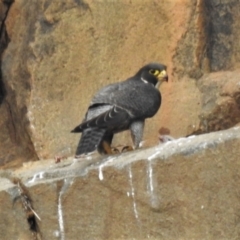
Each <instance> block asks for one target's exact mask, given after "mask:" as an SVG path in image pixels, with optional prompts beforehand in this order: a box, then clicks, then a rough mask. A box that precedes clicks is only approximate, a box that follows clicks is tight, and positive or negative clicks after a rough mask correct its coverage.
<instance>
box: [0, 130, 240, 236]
mask: <svg viewBox="0 0 240 240" xmlns="http://www.w3.org/2000/svg"><path fill="white" fill-rule="evenodd" d="M239 143H240V128H239V127H235V128H232V129H230V130H225V131H220V132H216V133H210V134H203V135H201V136H195V137H194V136H191V137H188V138H181V139H177V140H173V141H172V142H168V143H165V144H162V145H159V146H155V147H153V148H148V149H143V150H138V151H135V152H130V153H124V154H121V155H117V156H113V157H107V158H105V159H100V158H99V157H93V158H92V159H88V160H87V159H82V161H80V160H79V161H78V162H76V161H75V162H73V160H72V159H71V158H70V159H68V160H65V161H63V162H61V163H58V164H55V163H54V161H53V160H46V161H39V162H35V163H34V162H32V163H31V162H30V163H27V164H25V165H24V166H23V167H22V168H20V169H17V170H15V171H12V172H9V171H2V172H1V173H0V177H1V184H0V200H1V202H2V203H4V204H1V206H0V210H1V211H0V212H1V218H0V234H1V236H6V238H4V239H238V238H239V236H240V232H239V227H238V225H239V218H238V212H239V208H240V202H239V190H238V186H239V184H240V178H239V167H240V166H239V157H240V148H239ZM13 178H20V179H21V180H22V184H24V185H25V186H26V190H24V191H25V194H26V195H25V198H21V194H22V192H23V191H22V189H24V188H23V187H22V185H21V184H20V185H19V184H13V183H12V182H11V181H10V180H9V179H13ZM15 183H16V182H15ZM19 195H20V198H17V197H18V196H19ZM26 196H28V197H31V199H32V202H31V206H32V208H33V209H34V211H35V215H34V216H35V224H36V226H37V228H36V229H37V231H36V232H34V231H32V232H33V233H31V231H29V229H28V228H29V224H28V222H27V217H29V215H30V214H28V215H27V214H26V213H25V210H24V208H23V207H22V206H21V202H23V199H26ZM12 199H17V200H16V201H15V204H14V206H13V205H12ZM37 218H40V219H41V221H39V220H38V219H37ZM6 224H7V226H9V225H11V227H6ZM32 234H33V236H35V237H36V238H33V236H32Z"/></svg>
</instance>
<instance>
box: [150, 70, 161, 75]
mask: <svg viewBox="0 0 240 240" xmlns="http://www.w3.org/2000/svg"><path fill="white" fill-rule="evenodd" d="M149 73H151V74H152V75H154V76H158V74H159V71H158V70H155V69H151V70H150V71H149Z"/></svg>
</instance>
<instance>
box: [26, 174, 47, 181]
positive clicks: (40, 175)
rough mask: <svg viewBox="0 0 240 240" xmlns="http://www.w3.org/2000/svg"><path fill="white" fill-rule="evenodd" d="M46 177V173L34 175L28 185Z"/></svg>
mask: <svg viewBox="0 0 240 240" xmlns="http://www.w3.org/2000/svg"><path fill="white" fill-rule="evenodd" d="M43 177H44V172H39V173H36V174H34V175H33V178H32V179H31V180H29V181H28V183H34V182H35V181H36V180H38V179H43Z"/></svg>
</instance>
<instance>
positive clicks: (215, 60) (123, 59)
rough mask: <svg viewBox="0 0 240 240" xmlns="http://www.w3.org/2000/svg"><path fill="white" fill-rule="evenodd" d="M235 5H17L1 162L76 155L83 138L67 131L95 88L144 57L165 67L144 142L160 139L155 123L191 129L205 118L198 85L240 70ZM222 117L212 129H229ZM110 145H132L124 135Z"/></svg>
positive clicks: (6, 75) (6, 74)
mask: <svg viewBox="0 0 240 240" xmlns="http://www.w3.org/2000/svg"><path fill="white" fill-rule="evenodd" d="M5 2H6V1H4V3H5ZM1 4H2V2H1ZM212 9H214V11H211V10H212ZM238 9H239V1H238V0H231V1H230V0H228V1H205V0H201V1H197V0H191V1H190V0H184V1H173V0H171V1H164V2H162V3H161V4H160V3H158V2H157V1H153V2H148V1H142V2H139V1H129V0H124V1H121V2H118V1H90V0H86V1H74V0H68V1H64V3H63V2H61V1H60V2H59V1H57V0H48V1H43V0H41V1H29V0H17V1H15V2H14V3H13V4H12V5H11V8H10V11H9V12H8V16H7V18H6V21H5V24H6V32H7V36H8V38H9V39H10V43H9V44H8V47H7V49H6V50H5V51H4V54H3V56H2V61H1V64H2V65H1V69H2V80H3V83H4V89H5V91H6V93H7V94H6V97H5V99H4V102H3V104H2V105H1V111H2V116H4V119H2V120H1V128H4V131H3V133H0V140H1V139H3V141H2V142H3V144H1V146H0V149H2V150H1V151H0V152H3V153H4V154H2V155H1V154H0V158H1V161H0V163H1V164H2V165H3V164H5V163H9V162H11V165H16V164H18V163H19V162H22V161H27V160H29V159H34V160H37V159H47V158H51V157H53V156H55V155H61V156H69V155H72V154H73V153H74V151H75V148H76V145H77V142H78V139H79V137H80V136H79V135H78V134H76V135H74V134H70V130H71V129H72V128H73V127H75V126H76V125H77V124H78V123H79V122H80V121H81V119H82V118H83V117H84V114H85V111H86V109H87V106H88V104H89V101H90V99H91V97H92V95H93V94H94V92H96V91H97V90H98V89H99V88H101V87H102V86H103V85H106V84H109V83H112V82H117V81H120V80H124V79H125V78H127V77H129V76H131V75H132V74H134V73H135V72H136V71H137V70H138V69H139V67H141V66H142V65H143V64H145V63H147V62H149V61H159V62H163V63H165V64H166V65H167V66H168V73H169V76H170V79H169V80H170V81H169V83H168V84H165V85H163V86H162V88H161V92H162V96H163V103H162V106H161V109H160V111H159V112H158V114H157V115H156V116H155V117H154V118H153V119H150V120H148V121H147V124H146V129H145V135H144V139H145V140H146V142H147V143H146V144H148V145H153V144H154V143H156V141H157V139H158V130H159V129H160V128H165V129H168V131H169V132H170V134H171V135H173V136H174V137H179V136H186V135H187V134H189V133H192V132H193V131H194V130H190V131H189V128H190V129H192V128H194V127H192V126H199V124H200V125H201V124H202V118H199V116H201V115H202V113H204V114H205V110H204V109H202V108H205V107H204V104H203V105H202V104H201V101H202V100H201V99H203V98H205V96H206V95H208V92H203V88H201V87H199V86H200V85H201V83H200V85H199V83H198V82H201V81H202V80H201V79H204V78H205V77H207V76H206V73H209V72H210V71H218V70H234V69H237V68H238V67H239V66H240V65H239V62H240V61H239V59H240V58H239V57H238V52H239V42H240V41H239V36H240V34H239V29H240V28H239V21H237V19H238V11H239V10H238ZM223 20H226V21H223ZM227 29H228V30H229V31H227ZM225 48H226V49H228V50H227V51H224V49H225ZM218 50H219V51H218ZM210 78H211V77H210ZM206 91H208V89H206ZM220 101H221V99H220ZM228 104H229V105H228ZM222 105H223V104H222ZM224 105H225V106H226V109H228V108H231V107H232V102H231V101H230V102H229V101H226V102H225V103H224ZM204 114H203V115H204ZM212 114H215V112H214V113H212ZM237 116H238V113H237ZM223 117H226V118H228V117H229V114H227V113H226V114H225V115H224V114H223ZM234 118H235V120H236V121H238V117H236V116H234ZM235 120H234V122H236V121H235ZM226 121H231V120H229V119H225V120H224V123H220V122H218V124H220V127H218V128H209V129H225V128H227V127H229V126H232V124H226ZM195 128H197V127H195ZM202 132H204V131H202ZM114 144H115V145H118V144H123V145H125V144H131V142H130V138H129V135H128V133H125V134H120V135H119V136H118V137H117V138H116V139H115V141H114ZM13 161H15V163H13Z"/></svg>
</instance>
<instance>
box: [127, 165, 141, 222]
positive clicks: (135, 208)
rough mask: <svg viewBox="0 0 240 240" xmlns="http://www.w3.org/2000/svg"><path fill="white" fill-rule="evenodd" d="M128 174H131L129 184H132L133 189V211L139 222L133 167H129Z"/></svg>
mask: <svg viewBox="0 0 240 240" xmlns="http://www.w3.org/2000/svg"><path fill="white" fill-rule="evenodd" d="M128 174H129V183H130V187H131V191H130V194H131V196H132V200H133V211H134V215H135V218H136V220H139V216H138V211H137V204H136V199H135V189H134V187H133V176H132V168H131V165H129V166H128Z"/></svg>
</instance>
